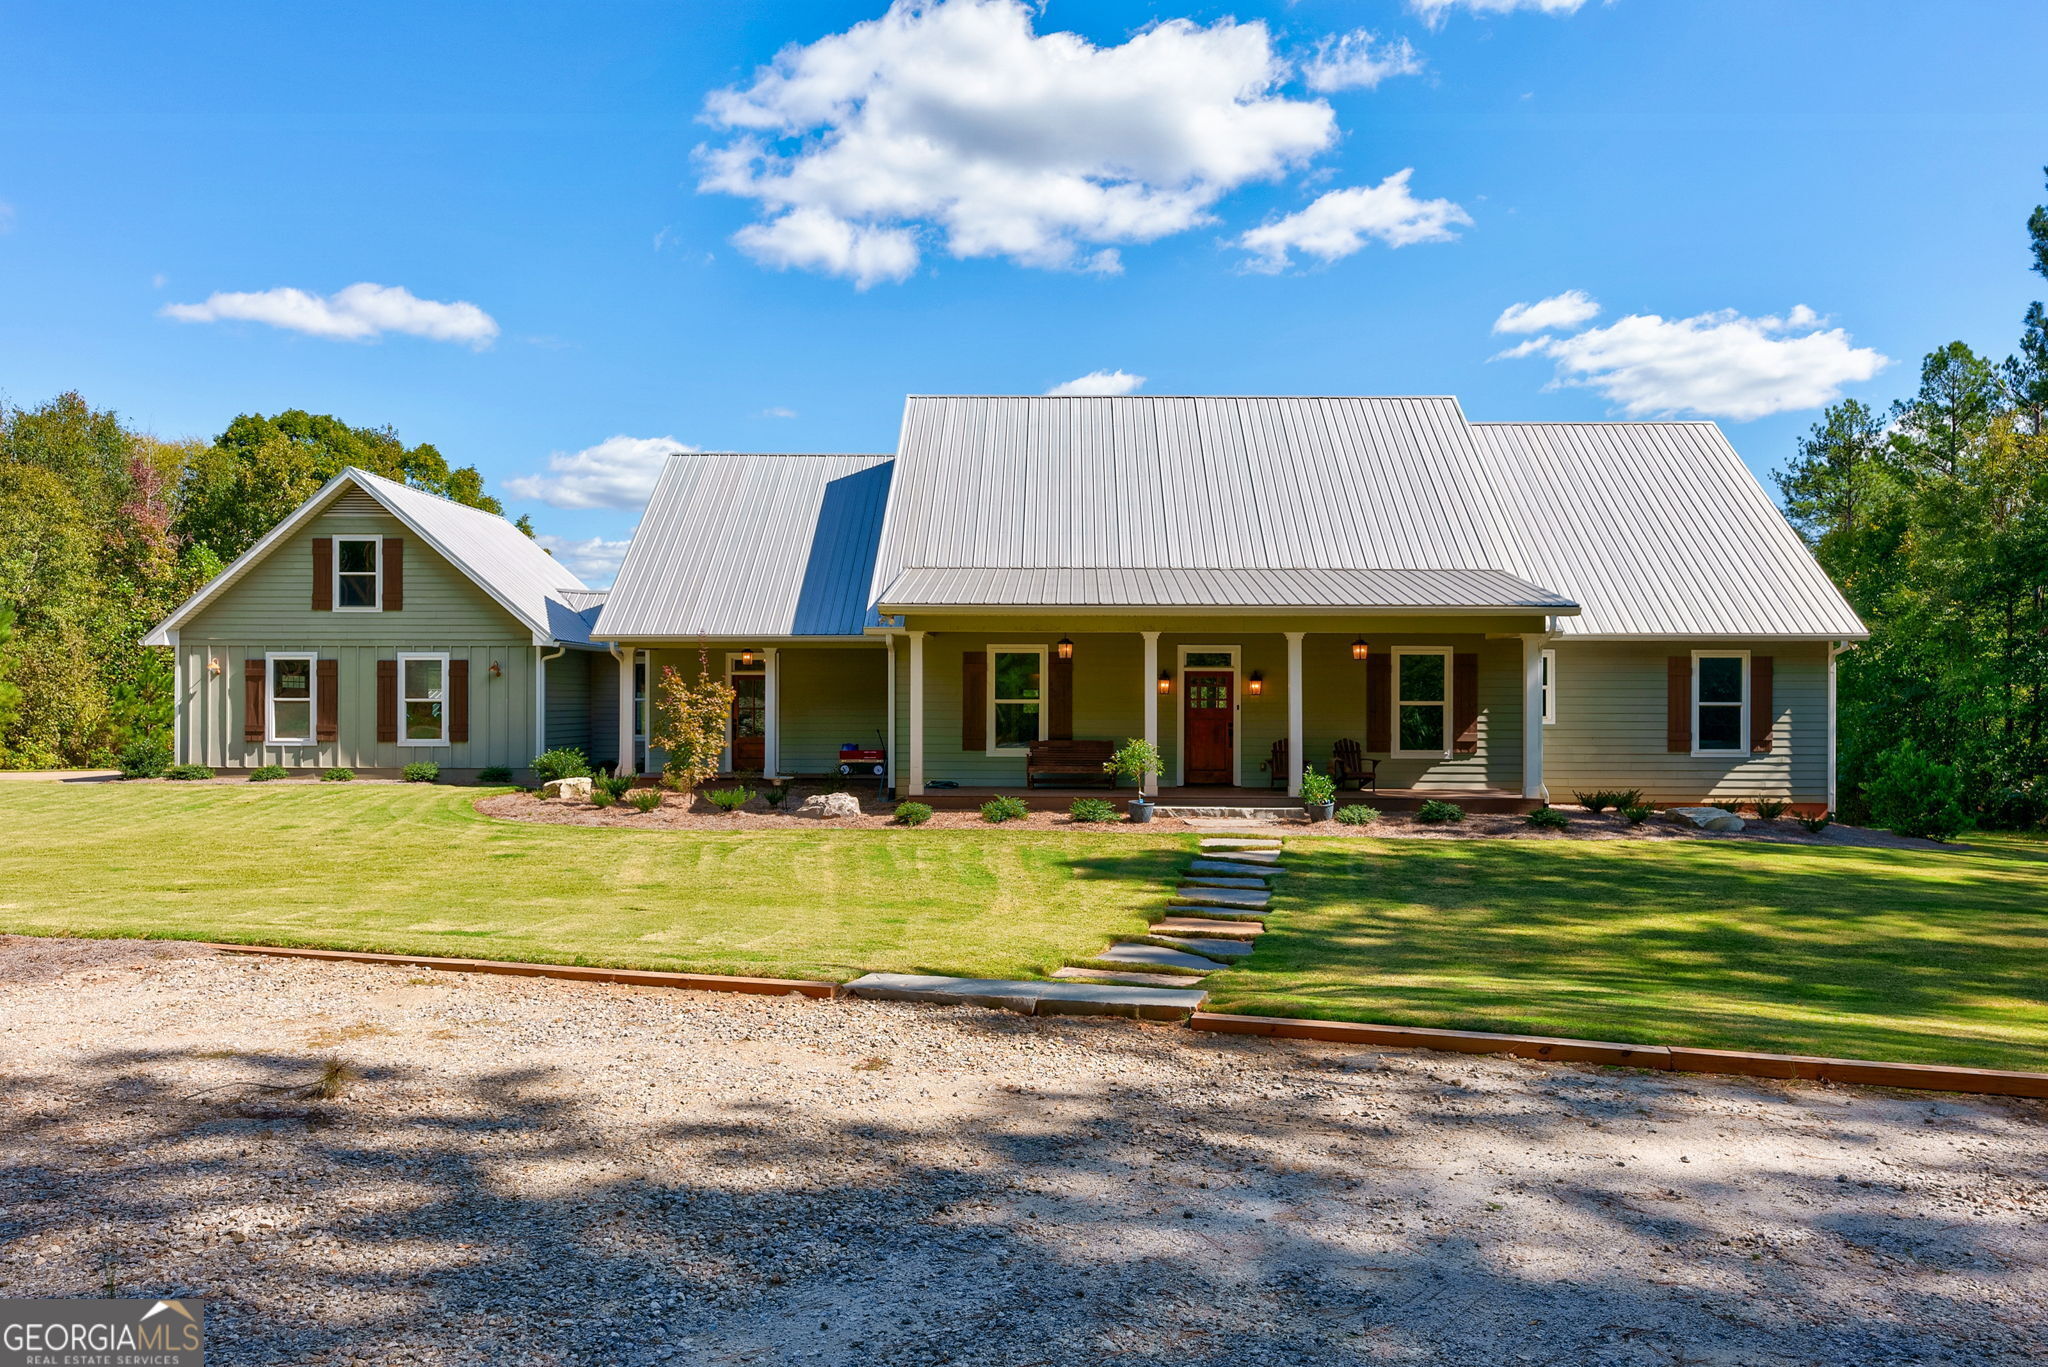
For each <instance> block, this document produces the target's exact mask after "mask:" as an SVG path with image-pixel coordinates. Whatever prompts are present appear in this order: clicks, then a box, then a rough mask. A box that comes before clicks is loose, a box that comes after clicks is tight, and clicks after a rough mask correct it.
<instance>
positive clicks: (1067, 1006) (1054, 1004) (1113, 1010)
mask: <svg viewBox="0 0 2048 1367" xmlns="http://www.w3.org/2000/svg"><path fill="white" fill-rule="evenodd" d="M1284 871H1285V870H1284V869H1283V868H1282V866H1281V863H1280V841H1279V840H1278V839H1275V838H1270V837H1249V836H1247V837H1233V836H1205V837H1204V838H1203V840H1202V843H1201V848H1200V851H1199V853H1198V854H1197V855H1196V857H1195V858H1194V859H1193V860H1191V861H1189V863H1188V867H1187V871H1186V873H1185V874H1183V875H1182V878H1181V882H1180V886H1179V887H1178V888H1177V889H1176V890H1175V891H1174V893H1173V895H1172V897H1171V899H1170V900H1169V904H1168V906H1167V908H1166V915H1165V916H1163V917H1162V918H1160V919H1159V920H1158V921H1155V922H1154V923H1153V924H1152V927H1151V930H1150V932H1149V933H1147V934H1145V935H1143V936H1139V937H1135V938H1132V939H1128V940H1123V941H1120V942H1118V943H1116V944H1113V945H1111V946H1110V947H1109V948H1108V949H1105V950H1103V951H1102V952H1101V953H1100V954H1097V955H1096V956H1095V957H1094V959H1093V960H1091V961H1090V963H1089V964H1088V965H1086V966H1082V967H1073V968H1057V969H1054V970H1053V972H1052V981H1045V982H1039V981H1032V980H995V979H979V978H947V977H940V976H936V975H931V974H917V973H870V974H867V975H866V976H865V977H860V978H856V979H854V980H853V981H852V982H850V983H848V984H847V985H846V988H847V991H849V992H851V993H852V994H853V995H855V996H858V997H874V998H878V999H883V1000H891V1001H931V1002H942V1003H959V1002H973V1003H976V1004H979V1005H984V1006H994V1007H999V1008H1002V1009H1004V1010H1010V1011H1019V1012H1022V1013H1023V1014H1025V1015H1124V1016H1135V1017H1137V1018H1139V1019H1141V1020H1172V1019H1183V1018H1185V1017H1186V1016H1187V1015H1189V1014H1190V1013H1191V1012H1194V1011H1196V1010H1199V1009H1200V1007H1201V1005H1202V1003H1203V1001H1204V1000H1206V999H1207V997H1208V993H1206V992H1205V991H1203V990H1202V979H1203V977H1204V976H1206V975H1207V974H1210V973H1213V972H1215V971H1216V970H1217V969H1219V968H1225V967H1228V966H1229V965H1231V964H1233V963H1236V962H1238V961H1240V960H1242V959H1244V958H1246V957H1247V956H1249V955H1250V954H1251V953H1252V951H1253V950H1254V949H1255V948H1256V947H1257V944H1258V937H1259V936H1260V935H1262V934H1264V933H1265V929H1266V927H1265V917H1266V913H1267V911H1268V910H1270V907H1271V902H1272V897H1273V891H1272V880H1273V879H1274V878H1275V877H1277V876H1278V875H1280V874H1281V873H1283V872H1284Z"/></svg>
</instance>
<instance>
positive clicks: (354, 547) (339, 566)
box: [334, 536, 384, 612]
mask: <svg viewBox="0 0 2048 1367" xmlns="http://www.w3.org/2000/svg"><path fill="white" fill-rule="evenodd" d="M383 568H384V538H383V537H381V536H337V537H335V538H334V610H335V611H336V612H377V611H380V610H381V609H382V608H383V606H384V575H383V573H382V571H383Z"/></svg>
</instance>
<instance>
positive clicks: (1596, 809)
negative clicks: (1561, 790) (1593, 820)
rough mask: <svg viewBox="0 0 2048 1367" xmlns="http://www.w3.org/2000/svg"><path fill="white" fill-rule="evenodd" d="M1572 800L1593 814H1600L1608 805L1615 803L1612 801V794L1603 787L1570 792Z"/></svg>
mask: <svg viewBox="0 0 2048 1367" xmlns="http://www.w3.org/2000/svg"><path fill="white" fill-rule="evenodd" d="M1572 801H1574V802H1576V803H1578V804H1579V805H1580V806H1581V807H1584V808H1585V809H1586V810H1587V811H1589V812H1591V813H1592V814H1593V815H1594V816H1598V815H1600V813H1602V812H1604V811H1606V810H1607V809H1608V808H1609V807H1612V806H1614V805H1616V804H1615V801H1614V794H1613V793H1611V792H1609V791H1608V790H1607V789H1605V788H1595V789H1594V790H1593V791H1592V792H1590V793H1578V792H1575V793H1573V794H1572Z"/></svg>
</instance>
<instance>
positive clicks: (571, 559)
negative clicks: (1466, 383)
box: [533, 532, 633, 588]
mask: <svg viewBox="0 0 2048 1367" xmlns="http://www.w3.org/2000/svg"><path fill="white" fill-rule="evenodd" d="M533 539H534V542H535V543H536V544H537V545H539V546H540V547H541V548H542V549H543V550H545V551H548V552H549V553H551V554H552V555H553V556H554V557H555V559H557V560H559V561H561V562H562V563H563V564H565V565H567V566H568V567H569V568H570V569H572V570H574V571H576V577H577V578H578V579H581V580H582V581H583V582H584V583H586V584H589V585H591V586H593V587H597V588H602V587H603V586H605V585H606V584H609V583H611V582H612V580H613V579H614V578H615V577H617V575H618V573H619V566H620V565H621V564H623V563H625V559H626V548H627V547H629V546H631V545H632V544H633V538H631V537H627V538H626V539H625V540H624V541H609V540H606V539H605V538H604V537H601V536H590V537H584V538H583V539H582V540H577V539H575V538H573V537H567V536H550V535H548V534H547V533H546V532H542V533H540V534H539V535H537V536H535V537H534V538H533Z"/></svg>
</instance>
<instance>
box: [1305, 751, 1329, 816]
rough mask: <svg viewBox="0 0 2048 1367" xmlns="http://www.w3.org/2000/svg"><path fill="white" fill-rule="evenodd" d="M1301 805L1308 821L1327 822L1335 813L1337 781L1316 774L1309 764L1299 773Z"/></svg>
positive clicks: (1325, 775)
mask: <svg viewBox="0 0 2048 1367" xmlns="http://www.w3.org/2000/svg"><path fill="white" fill-rule="evenodd" d="M1301 805H1302V807H1303V808H1305V809H1306V810H1307V812H1308V819H1309V820H1310V821H1328V820H1329V819H1330V818H1331V816H1333V815H1334V814H1335V813H1336V811H1337V780H1336V779H1333V778H1331V777H1330V776H1329V775H1328V774H1319V773H1317V772H1316V766H1315V765H1313V764H1311V765H1309V766H1308V767H1307V768H1306V769H1303V770H1302V771H1301Z"/></svg>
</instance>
